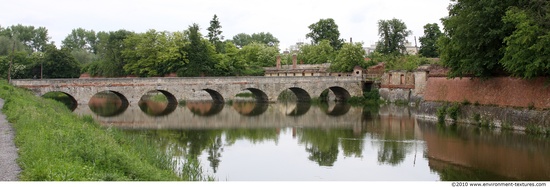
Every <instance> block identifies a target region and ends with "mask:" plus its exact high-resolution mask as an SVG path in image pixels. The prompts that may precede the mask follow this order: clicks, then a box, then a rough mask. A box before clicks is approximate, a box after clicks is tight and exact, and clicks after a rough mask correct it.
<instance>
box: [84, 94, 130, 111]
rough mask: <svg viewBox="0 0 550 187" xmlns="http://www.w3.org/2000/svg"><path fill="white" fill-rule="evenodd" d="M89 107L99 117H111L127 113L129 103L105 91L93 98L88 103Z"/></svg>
mask: <svg viewBox="0 0 550 187" xmlns="http://www.w3.org/2000/svg"><path fill="white" fill-rule="evenodd" d="M88 106H89V107H90V110H92V111H93V112H94V113H95V114H97V115H100V116H103V117H111V116H117V115H120V114H122V113H123V112H124V111H126V109H128V101H125V100H122V99H121V98H120V97H119V96H117V95H116V94H115V93H113V92H110V91H103V92H99V93H97V94H95V95H94V96H92V98H91V99H90V101H89V102H88ZM75 108H76V107H75Z"/></svg>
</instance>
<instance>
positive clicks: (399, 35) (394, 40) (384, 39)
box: [376, 18, 412, 55]
mask: <svg viewBox="0 0 550 187" xmlns="http://www.w3.org/2000/svg"><path fill="white" fill-rule="evenodd" d="M411 34H412V31H410V30H407V25H405V23H404V22H403V21H401V20H399V19H395V18H394V19H391V20H379V21H378V35H379V36H380V40H379V41H378V43H377V45H376V51H377V52H379V53H382V54H385V55H399V54H404V53H405V52H406V47H405V44H406V43H407V37H408V36H409V35H411Z"/></svg>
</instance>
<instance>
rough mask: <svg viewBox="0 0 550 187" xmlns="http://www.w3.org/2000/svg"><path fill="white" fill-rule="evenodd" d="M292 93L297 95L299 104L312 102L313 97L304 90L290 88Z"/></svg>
mask: <svg viewBox="0 0 550 187" xmlns="http://www.w3.org/2000/svg"><path fill="white" fill-rule="evenodd" d="M288 89H289V90H290V91H292V93H294V95H296V98H297V99H298V100H297V101H298V102H310V101H311V96H310V95H309V93H308V92H307V91H306V90H304V89H302V88H299V87H291V88H288Z"/></svg>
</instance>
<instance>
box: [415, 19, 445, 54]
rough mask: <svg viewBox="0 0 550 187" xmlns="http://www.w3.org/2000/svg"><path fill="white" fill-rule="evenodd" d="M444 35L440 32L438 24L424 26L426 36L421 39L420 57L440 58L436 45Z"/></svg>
mask: <svg viewBox="0 0 550 187" xmlns="http://www.w3.org/2000/svg"><path fill="white" fill-rule="evenodd" d="M442 35H443V33H441V30H439V26H438V25H437V23H432V24H429V23H428V24H426V25H424V36H421V37H420V39H419V40H420V43H421V44H422V45H421V46H420V51H419V53H420V55H422V56H425V57H431V58H434V57H439V53H438V52H437V47H436V44H437V39H439V37H441V36H442Z"/></svg>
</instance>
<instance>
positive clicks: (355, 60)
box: [330, 43, 366, 72]
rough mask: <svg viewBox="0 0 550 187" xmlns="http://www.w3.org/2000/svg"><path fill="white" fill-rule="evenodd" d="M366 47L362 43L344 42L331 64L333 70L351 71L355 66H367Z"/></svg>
mask: <svg viewBox="0 0 550 187" xmlns="http://www.w3.org/2000/svg"><path fill="white" fill-rule="evenodd" d="M365 54H366V52H365V49H364V48H363V44H361V43H354V44H351V43H344V45H343V46H342V49H340V50H339V51H338V55H337V56H336V59H335V60H334V63H332V64H331V65H330V70H331V71H333V72H351V71H353V68H354V67H355V66H361V67H364V68H366V67H365V66H366V62H365Z"/></svg>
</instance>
